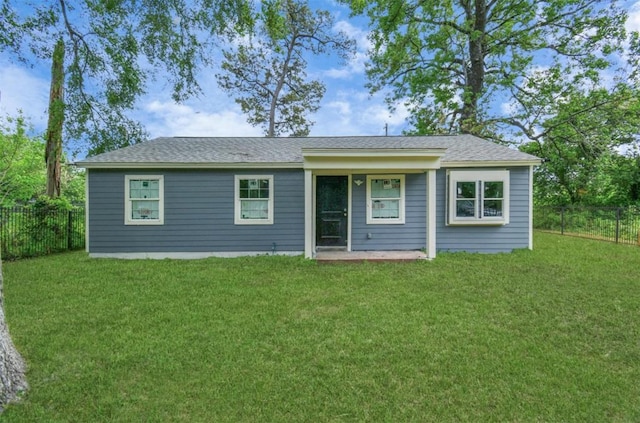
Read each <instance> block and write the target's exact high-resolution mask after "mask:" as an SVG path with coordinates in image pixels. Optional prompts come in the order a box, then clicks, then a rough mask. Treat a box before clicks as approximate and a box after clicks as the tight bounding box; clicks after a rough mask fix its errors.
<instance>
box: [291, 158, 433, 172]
mask: <svg viewBox="0 0 640 423" xmlns="http://www.w3.org/2000/svg"><path fill="white" fill-rule="evenodd" d="M304 168H305V169H308V170H317V171H320V170H335V169H340V170H349V171H358V172H362V173H367V172H374V173H375V172H380V171H399V172H411V171H415V172H424V171H425V170H427V169H440V157H422V156H413V157H412V156H353V157H343V156H341V157H335V156H325V157H321V156H308V157H305V159H304Z"/></svg>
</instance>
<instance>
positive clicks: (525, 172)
mask: <svg viewBox="0 0 640 423" xmlns="http://www.w3.org/2000/svg"><path fill="white" fill-rule="evenodd" d="M539 163H540V160H539V159H538V158H536V157H534V156H531V155H528V154H525V153H522V152H520V151H517V150H514V149H511V148H508V147H505V146H502V145H498V144H495V143H492V142H489V141H486V140H483V139H481V138H478V137H475V136H471V135H450V136H366V137H365V136H363V137H304V138H294V137H291V138H258V137H251V138H243V137H231V138H227V137H225V138H209V137H175V138H156V139H153V140H150V141H147V142H143V143H139V144H136V145H132V146H129V147H126V148H122V149H120V150H116V151H111V152H108V153H104V154H99V155H96V156H93V157H89V158H86V159H84V160H82V161H80V162H78V163H76V164H77V165H78V166H79V167H83V168H86V170H87V204H86V210H87V226H86V228H87V244H86V245H87V251H88V252H89V254H90V256H92V257H121V258H142V257H146V258H165V257H173V258H199V257H207V256H221V257H232V256H240V255H257V254H265V253H266V254H271V253H276V254H304V256H305V257H308V258H313V257H315V255H316V253H317V252H318V251H320V250H322V249H344V250H345V251H354V252H355V251H391V250H393V251H409V250H416V251H423V252H425V254H426V256H427V257H428V258H434V257H435V256H436V253H437V252H438V251H469V252H483V253H493V252H509V251H512V250H514V249H519V248H532V247H533V245H532V204H533V201H532V178H533V167H534V166H536V165H538V164H539Z"/></svg>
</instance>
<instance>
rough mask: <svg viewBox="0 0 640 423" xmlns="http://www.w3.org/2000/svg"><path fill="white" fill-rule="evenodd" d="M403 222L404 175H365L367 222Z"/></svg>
mask: <svg viewBox="0 0 640 423" xmlns="http://www.w3.org/2000/svg"><path fill="white" fill-rule="evenodd" d="M402 223H404V175H368V176H367V224H402Z"/></svg>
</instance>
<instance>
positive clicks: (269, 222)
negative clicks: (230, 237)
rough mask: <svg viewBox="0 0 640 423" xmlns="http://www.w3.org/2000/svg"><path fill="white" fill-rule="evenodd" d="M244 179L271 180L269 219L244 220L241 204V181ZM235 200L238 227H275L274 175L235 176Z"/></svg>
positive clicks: (235, 221)
mask: <svg viewBox="0 0 640 423" xmlns="http://www.w3.org/2000/svg"><path fill="white" fill-rule="evenodd" d="M242 179H268V180H269V200H268V203H267V204H268V207H269V209H268V210H267V216H268V217H267V219H243V218H242V213H241V212H242V207H241V203H240V181H241V180H242ZM233 190H234V194H233V195H234V198H235V213H234V216H235V219H234V223H235V224H236V225H273V192H274V190H273V175H235V183H234V188H233Z"/></svg>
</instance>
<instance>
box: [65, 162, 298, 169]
mask: <svg viewBox="0 0 640 423" xmlns="http://www.w3.org/2000/svg"><path fill="white" fill-rule="evenodd" d="M75 165H76V166H77V167H82V168H85V169H258V168H259V169H300V168H302V162H251V163H247V162H238V163H235V162H224V163H204V162H198V163H184V162H182V163H172V162H77V163H75Z"/></svg>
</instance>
